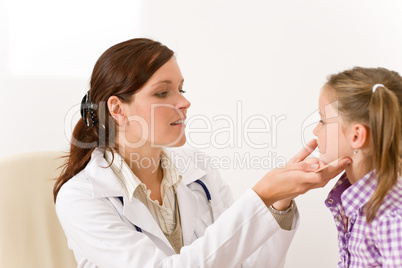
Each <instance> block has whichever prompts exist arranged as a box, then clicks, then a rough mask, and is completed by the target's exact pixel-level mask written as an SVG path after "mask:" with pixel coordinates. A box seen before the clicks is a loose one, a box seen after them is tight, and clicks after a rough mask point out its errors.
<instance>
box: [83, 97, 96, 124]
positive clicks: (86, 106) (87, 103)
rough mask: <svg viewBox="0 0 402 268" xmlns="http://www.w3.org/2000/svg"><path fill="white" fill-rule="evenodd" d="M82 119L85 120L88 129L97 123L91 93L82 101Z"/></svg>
mask: <svg viewBox="0 0 402 268" xmlns="http://www.w3.org/2000/svg"><path fill="white" fill-rule="evenodd" d="M80 113H81V117H82V119H83V120H84V122H85V124H86V125H87V126H88V127H93V126H94V125H95V123H96V115H95V111H94V105H93V104H92V102H91V99H90V98H89V91H88V92H87V94H85V96H84V97H83V98H82V101H81V108H80ZM88 113H89V120H88Z"/></svg>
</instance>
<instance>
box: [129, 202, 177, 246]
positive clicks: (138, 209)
mask: <svg viewBox="0 0 402 268" xmlns="http://www.w3.org/2000/svg"><path fill="white" fill-rule="evenodd" d="M123 215H124V216H125V217H126V218H127V219H128V220H129V221H130V222H131V223H132V224H134V225H136V226H138V227H140V228H141V229H142V231H145V232H148V233H150V234H152V235H154V236H156V237H158V238H159V239H160V240H162V241H163V242H164V243H165V244H166V246H167V247H169V248H170V249H171V250H172V251H173V248H172V246H171V245H170V243H169V240H167V238H166V236H165V235H164V233H163V232H162V230H161V228H160V227H159V226H158V224H157V223H156V221H155V219H154V218H153V217H152V215H151V213H150V212H149V210H148V209H147V208H146V206H145V205H144V204H143V203H142V202H141V201H139V200H138V199H136V198H133V199H132V200H131V202H130V200H128V199H124V207H123ZM173 253H174V251H173Z"/></svg>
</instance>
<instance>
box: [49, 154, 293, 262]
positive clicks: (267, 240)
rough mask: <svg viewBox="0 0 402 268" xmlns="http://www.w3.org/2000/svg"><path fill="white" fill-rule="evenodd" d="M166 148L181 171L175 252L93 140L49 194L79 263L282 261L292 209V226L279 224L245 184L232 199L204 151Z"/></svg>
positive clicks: (289, 233) (285, 250) (289, 237)
mask: <svg viewBox="0 0 402 268" xmlns="http://www.w3.org/2000/svg"><path fill="white" fill-rule="evenodd" d="M167 152H168V153H169V154H170V156H171V158H172V160H173V161H174V162H176V166H177V168H178V169H179V171H180V172H181V174H182V176H183V179H182V181H181V183H180V184H179V186H178V187H177V198H178V204H179V211H180V217H181V225H182V231H183V242H184V246H183V248H182V249H181V251H180V254H175V252H174V250H173V248H172V247H171V245H170V243H169V241H168V240H167V239H166V237H165V235H164V234H163V232H162V231H161V229H160V228H159V226H158V224H157V223H156V222H155V220H154V218H153V217H152V215H151V214H150V213H149V211H148V209H147V208H146V207H145V206H144V205H143V203H141V202H140V201H139V200H137V199H135V198H133V199H132V201H131V202H130V200H129V199H128V198H127V196H126V193H125V192H124V190H123V189H122V187H121V185H120V183H119V182H118V180H117V179H116V177H115V175H114V173H113V171H112V169H111V168H109V167H107V166H108V163H107V162H106V160H105V159H104V157H103V154H104V153H103V151H102V150H101V149H99V148H96V149H95V151H94V152H93V154H92V157H91V160H90V162H89V163H88V165H87V166H86V168H85V169H84V170H83V171H81V172H80V173H79V174H77V175H76V176H74V177H73V178H72V179H70V180H69V181H68V182H67V183H65V184H64V185H63V187H62V188H61V189H60V192H59V194H58V196H57V201H56V212H57V215H58V218H59V220H60V222H61V225H62V227H63V229H64V232H65V234H66V237H67V240H68V245H69V248H70V249H71V250H72V251H73V252H74V255H75V258H76V260H77V262H78V267H87V268H89V267H102V268H119V267H121V268H129V267H139V268H144V267H174V268H180V267H183V268H194V267H219V268H221V267H225V268H231V267H253V268H258V267H274V268H278V267H283V265H284V261H285V257H286V252H287V250H288V247H289V245H290V242H291V240H292V238H293V236H294V233H295V229H296V226H297V225H298V222H299V216H298V213H297V212H296V214H295V220H294V224H293V228H292V230H291V231H286V230H282V229H281V228H280V227H279V225H278V223H277V222H276V221H275V219H274V218H273V217H272V215H271V213H270V212H269V210H268V209H267V207H266V206H265V204H264V203H263V202H262V200H261V199H260V198H259V197H258V195H257V194H256V193H255V192H254V191H253V190H252V189H249V190H247V191H246V192H245V194H244V195H243V196H241V197H240V198H239V199H238V200H237V201H236V202H235V203H233V204H232V194H231V192H230V189H229V187H228V186H227V185H226V184H225V183H224V182H223V180H222V179H221V178H220V176H219V174H218V173H217V172H216V171H215V170H213V169H211V168H208V167H207V165H205V163H206V162H205V161H206V159H205V157H200V155H197V156H196V157H195V155H194V151H193V150H191V149H183V148H177V149H168V150H167ZM176 160H179V161H178V162H177V161H176ZM180 161H182V162H180ZM180 163H181V164H180ZM184 163H186V164H184ZM187 165H188V166H187ZM197 179H200V180H202V181H203V182H204V183H205V184H206V186H207V187H208V189H209V192H210V194H211V196H212V200H211V202H212V206H213V213H214V216H215V223H213V224H212V220H211V213H210V210H209V207H208V203H207V198H206V194H205V192H204V190H203V189H202V187H201V186H200V185H199V184H198V183H194V181H195V180H197ZM119 196H123V198H124V205H123V204H122V203H121V201H120V200H119V199H118V197H119ZM134 224H135V225H136V226H138V227H140V228H141V229H142V232H138V231H136V229H135V226H134ZM208 226H209V227H208Z"/></svg>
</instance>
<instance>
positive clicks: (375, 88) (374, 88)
mask: <svg viewBox="0 0 402 268" xmlns="http://www.w3.org/2000/svg"><path fill="white" fill-rule="evenodd" d="M378 87H384V85H383V84H375V85H374V86H373V93H374V92H375V91H376V90H377V88H378Z"/></svg>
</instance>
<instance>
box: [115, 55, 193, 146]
mask: <svg viewBox="0 0 402 268" xmlns="http://www.w3.org/2000/svg"><path fill="white" fill-rule="evenodd" d="M183 82H184V79H183V76H182V74H181V71H180V68H179V66H178V64H177V62H176V59H175V58H174V57H172V58H171V59H170V60H169V61H167V62H166V63H165V64H164V65H162V67H160V68H159V69H158V70H157V71H156V72H155V73H154V74H153V75H152V76H151V78H150V79H149V80H148V81H147V82H146V83H145V85H144V86H143V87H142V88H141V89H140V90H139V91H138V92H137V93H135V94H134V95H133V99H132V101H131V102H130V103H125V104H123V105H124V110H125V112H126V116H127V123H126V125H125V127H124V137H123V139H124V140H125V141H124V142H125V144H126V146H131V147H135V148H138V147H141V146H144V145H149V146H152V147H163V146H168V147H174V146H181V145H183V144H184V143H185V142H186V137H185V132H184V130H185V126H186V125H185V119H186V114H187V109H188V108H189V107H190V102H189V101H188V100H187V99H186V98H185V97H184V96H183V93H184V91H183ZM119 139H120V142H121V138H119Z"/></svg>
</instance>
